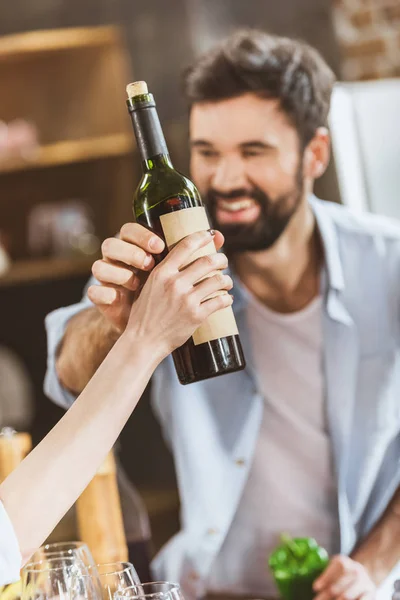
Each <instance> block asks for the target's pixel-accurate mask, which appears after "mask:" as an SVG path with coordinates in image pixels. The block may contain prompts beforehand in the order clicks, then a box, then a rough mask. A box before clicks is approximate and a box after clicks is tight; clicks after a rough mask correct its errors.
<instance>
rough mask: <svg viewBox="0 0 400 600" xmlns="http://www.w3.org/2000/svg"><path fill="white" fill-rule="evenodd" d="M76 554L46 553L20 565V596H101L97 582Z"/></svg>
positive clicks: (78, 599) (84, 599)
mask: <svg viewBox="0 0 400 600" xmlns="http://www.w3.org/2000/svg"><path fill="white" fill-rule="evenodd" d="M87 574H88V569H87V567H86V566H85V564H84V563H83V561H82V560H81V559H80V558H79V557H78V556H76V555H75V556H49V557H47V558H44V559H43V560H40V561H38V562H35V563H28V564H27V565H26V566H25V567H24V568H23V569H22V595H21V600H102V594H101V588H100V582H99V581H98V579H96V577H95V572H93V576H92V577H88V575H87Z"/></svg>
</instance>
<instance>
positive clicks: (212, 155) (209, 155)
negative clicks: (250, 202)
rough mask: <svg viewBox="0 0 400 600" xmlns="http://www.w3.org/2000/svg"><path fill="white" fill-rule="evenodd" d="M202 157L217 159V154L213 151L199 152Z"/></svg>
mask: <svg viewBox="0 0 400 600" xmlns="http://www.w3.org/2000/svg"><path fill="white" fill-rule="evenodd" d="M198 152H199V154H200V156H203V158H216V157H217V153H216V152H214V151H213V150H199V151H198Z"/></svg>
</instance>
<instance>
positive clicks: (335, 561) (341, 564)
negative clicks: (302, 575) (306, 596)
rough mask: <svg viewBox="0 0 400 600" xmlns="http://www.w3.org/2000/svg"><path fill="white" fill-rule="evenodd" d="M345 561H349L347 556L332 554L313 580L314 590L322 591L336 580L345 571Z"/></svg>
mask: <svg viewBox="0 0 400 600" xmlns="http://www.w3.org/2000/svg"><path fill="white" fill-rule="evenodd" d="M346 561H351V559H349V558H348V557H347V556H334V557H333V558H332V560H331V561H330V563H329V565H328V566H327V567H326V569H325V571H324V572H323V573H322V575H320V576H319V577H318V579H316V580H315V582H314V585H313V589H314V591H316V592H319V591H322V590H324V589H325V588H326V587H328V586H330V585H332V584H333V583H334V582H335V581H336V580H338V579H339V577H341V576H342V575H343V574H344V573H345V569H346Z"/></svg>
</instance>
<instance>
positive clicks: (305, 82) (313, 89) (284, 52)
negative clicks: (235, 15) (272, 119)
mask: <svg viewBox="0 0 400 600" xmlns="http://www.w3.org/2000/svg"><path fill="white" fill-rule="evenodd" d="M334 82H335V76H334V74H333V72H332V70H331V69H330V67H329V66H328V65H327V64H326V62H325V61H324V59H323V58H322V56H321V55H320V54H319V53H318V52H317V50H315V49H314V48H312V47H311V46H309V45H308V44H306V43H304V42H301V41H297V40H292V39H289V38H285V37H279V36H276V35H270V34H267V33H265V32H263V31H260V30H257V29H241V30H239V31H236V32H235V33H234V34H233V35H231V36H230V37H228V38H227V39H226V40H225V41H223V42H222V43H220V44H218V45H217V46H216V47H214V48H213V49H212V50H210V51H209V52H207V53H205V54H204V55H203V56H201V57H200V58H199V59H198V60H197V61H196V62H195V63H194V64H193V65H192V66H191V67H190V68H189V69H188V70H187V71H186V73H185V77H184V86H185V93H186V97H187V99H188V101H189V104H190V106H192V105H193V104H195V103H197V102H218V101H219V100H226V99H229V98H234V97H236V96H240V95H242V94H245V93H248V92H251V93H254V94H257V95H258V96H260V97H265V98H276V99H278V100H279V102H280V106H281V109H282V110H283V111H284V112H285V113H286V115H287V117H288V118H289V120H290V122H291V123H292V124H293V126H294V127H295V128H296V130H297V132H298V135H299V138H300V142H301V143H302V145H303V147H305V146H306V145H307V144H308V142H309V141H310V140H311V139H312V138H313V136H314V134H315V132H316V130H317V128H318V127H321V126H326V125H327V118H328V113H329V106H330V98H331V93H332V88H333V84H334Z"/></svg>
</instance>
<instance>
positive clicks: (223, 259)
mask: <svg viewBox="0 0 400 600" xmlns="http://www.w3.org/2000/svg"><path fill="white" fill-rule="evenodd" d="M217 256H219V260H220V262H221V264H222V265H223V266H224V268H225V267H227V266H228V257H227V256H226V254H223V253H222V252H220V253H218V254H217Z"/></svg>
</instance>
